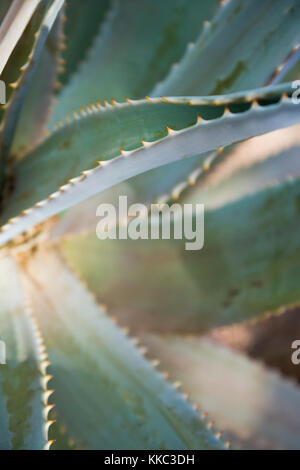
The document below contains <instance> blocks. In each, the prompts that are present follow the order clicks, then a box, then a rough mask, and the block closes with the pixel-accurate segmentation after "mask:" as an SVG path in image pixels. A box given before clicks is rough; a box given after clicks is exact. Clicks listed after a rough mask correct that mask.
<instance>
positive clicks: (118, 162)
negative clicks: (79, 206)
mask: <svg viewBox="0 0 300 470" xmlns="http://www.w3.org/2000/svg"><path fill="white" fill-rule="evenodd" d="M259 93H261V95H262V96H266V94H267V91H266V90H263V91H260V92H259ZM270 93H271V94H272V95H273V94H274V90H273V89H271V91H270ZM247 97H248V94H247V95H246V98H247ZM246 98H245V96H244V95H241V96H240V95H238V97H237V96H235V95H234V98H233V97H230V96H229V97H225V98H224V97H223V103H226V102H228V103H231V106H233V107H234V109H235V112H230V111H229V109H227V108H226V106H224V105H220V104H218V105H215V104H212V103H215V100H216V98H203V99H202V98H195V99H194V98H193V99H189V100H188V102H187V100H186V99H184V98H172V99H169V100H167V102H166V101H165V99H155V100H151V101H150V102H149V101H147V100H140V101H136V102H131V103H124V104H117V103H115V105H110V106H109V107H106V108H105V109H103V108H100V109H97V108H96V107H93V108H89V109H88V111H87V112H85V117H84V118H81V119H77V118H76V117H75V119H74V121H73V122H71V123H69V124H66V125H65V126H63V127H62V128H60V129H59V130H57V131H56V132H55V133H54V134H52V135H51V136H50V137H49V138H48V139H46V140H45V141H44V143H43V144H41V146H40V147H38V148H37V149H36V150H35V151H33V152H32V153H31V154H30V155H27V157H26V158H24V159H23V160H22V161H21V162H19V163H18V164H17V165H16V166H15V168H14V171H15V189H14V192H13V194H12V195H11V196H10V198H9V199H8V200H7V201H6V207H5V210H4V212H3V213H2V217H1V221H2V223H5V222H6V221H7V220H8V219H9V218H13V220H12V221H10V222H9V223H8V224H6V225H5V226H3V227H2V233H1V234H0V243H2V244H3V243H5V242H6V241H9V240H10V239H11V238H13V237H15V236H16V235H18V234H20V233H22V232H24V231H26V230H27V229H28V228H29V227H30V226H33V225H35V224H37V223H39V222H41V221H43V220H45V219H46V218H48V217H50V216H51V215H54V214H56V213H58V212H60V211H62V210H64V209H67V208H69V207H71V206H73V205H74V204H76V203H78V202H80V201H82V200H84V199H86V198H87V197H89V196H92V195H93V194H95V193H99V192H101V191H103V190H105V189H107V188H109V187H111V186H113V185H115V184H117V183H120V182H122V181H124V180H126V179H128V178H130V177H133V176H135V175H138V174H140V173H143V172H145V171H148V170H151V169H153V168H157V167H159V166H161V165H164V164H167V163H171V162H175V161H179V160H182V159H184V158H186V157H188V156H193V155H195V154H196V153H199V152H203V153H205V152H207V151H209V150H213V149H216V148H218V147H219V146H224V145H230V144H231V143H233V142H237V141H241V140H243V139H247V138H249V137H253V136H254V135H258V134H263V133H265V132H270V131H272V130H275V129H278V128H282V127H287V126H289V125H293V124H295V123H298V122H299V120H300V107H299V106H297V105H295V104H294V102H293V100H292V99H290V98H288V97H286V98H285V99H283V100H281V101H279V102H278V103H275V104H270V103H268V105H267V106H265V105H264V106H257V104H256V101H255V102H254V106H251V103H247V104H245V103H244V104H238V105H237V106H236V105H235V103H236V102H238V101H239V100H241V99H246ZM232 100H233V101H232ZM216 107H217V108H218V113H219V116H220V117H218V118H215V119H209V118H210V113H213V116H215V113H216ZM249 107H250V109H248V108H249ZM240 108H241V109H240ZM224 109H225V112H224ZM237 110H239V111H241V110H243V112H237ZM223 112H224V115H223V116H222V113H223ZM202 117H205V120H203V119H202ZM112 137H113V138H112ZM124 149H125V150H124ZM99 160H100V162H99ZM97 162H98V163H97ZM203 162H205V156H204V157H203ZM80 173H82V175H81V176H80ZM72 177H75V179H71V180H69V179H70V178H72ZM57 188H59V189H58V190H57ZM51 193H52V194H51ZM47 198H48V199H47ZM37 203H39V204H38V205H37V207H35V208H32V209H30V207H31V206H33V205H34V204H37ZM28 209H29V210H28ZM22 211H25V212H24V213H23V214H22V215H21V216H20V217H18V216H19V214H20V213H21V212H22Z"/></svg>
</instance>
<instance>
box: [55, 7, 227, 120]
mask: <svg viewBox="0 0 300 470" xmlns="http://www.w3.org/2000/svg"><path fill="white" fill-rule="evenodd" d="M98 3H99V2H98ZM218 4H219V2H218V1H217V0H202V1H201V2H199V1H198V0H164V1H163V2H162V1H161V0H151V1H149V0H129V1H126V2H124V1H123V0H117V1H113V2H112V6H111V9H110V12H109V14H108V16H107V18H106V21H105V23H104V25H103V26H102V28H101V31H100V34H99V36H98V38H97V39H96V40H95V41H94V44H93V47H92V49H91V51H90V52H89V54H88V56H87V58H86V60H85V62H84V63H83V64H82V65H81V67H80V69H79V70H78V72H77V73H76V74H75V75H74V76H73V77H72V80H71V82H70V84H69V85H68V86H67V87H66V88H65V89H64V90H63V92H62V93H61V94H60V97H59V102H58V103H57V105H56V107H55V110H54V114H53V117H52V120H51V123H52V124H53V123H55V122H57V121H58V120H59V119H63V118H64V116H65V114H66V113H71V112H72V111H73V109H77V108H79V106H83V105H85V104H89V103H93V102H95V101H96V100H100V101H102V100H103V99H111V98H114V99H116V100H117V101H124V100H125V97H126V96H128V97H130V98H143V97H144V96H145V95H146V94H147V93H150V91H151V90H152V88H153V87H154V85H155V84H156V82H157V81H159V80H161V79H162V78H163V77H164V76H165V75H166V74H167V72H168V71H169V68H170V66H171V65H172V64H173V63H174V62H176V61H177V60H179V59H180V58H181V56H182V55H183V53H184V50H185V47H186V44H187V43H188V42H189V41H194V40H195V39H196V38H197V36H198V34H199V33H200V31H201V30H202V29H203V21H204V20H207V19H209V18H211V17H212V15H213V14H214V12H215V11H216V9H217V7H218ZM80 11H81V9H80ZM137 38H138V40H137Z"/></svg>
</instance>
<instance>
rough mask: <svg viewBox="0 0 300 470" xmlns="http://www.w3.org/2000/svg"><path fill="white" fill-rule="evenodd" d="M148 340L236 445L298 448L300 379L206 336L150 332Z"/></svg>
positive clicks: (156, 353) (244, 446) (249, 447)
mask: <svg viewBox="0 0 300 470" xmlns="http://www.w3.org/2000/svg"><path fill="white" fill-rule="evenodd" d="M143 340H144V341H145V343H146V345H147V347H148V348H149V352H150V353H151V354H154V355H156V356H158V357H160V359H161V368H166V369H167V370H168V371H169V373H170V377H171V379H172V380H177V381H181V382H182V383H183V387H184V389H185V391H186V392H187V393H189V394H190V396H191V399H192V400H194V401H195V402H196V403H198V404H199V406H200V407H201V408H202V409H204V410H206V412H207V413H208V416H209V418H211V419H213V420H214V421H215V423H216V425H217V426H218V427H219V428H221V429H222V430H224V431H225V432H226V434H227V435H228V434H229V435H230V437H231V439H232V442H233V444H234V446H235V447H236V448H242V449H277V450H278V449H299V439H298V436H299V432H300V413H299V406H300V389H299V388H298V387H297V386H296V385H295V384H293V383H291V382H290V381H288V380H287V379H285V378H283V377H281V376H280V375H279V374H278V373H275V372H273V371H270V370H268V369H265V368H264V367H263V366H262V365H261V364H259V363H257V362H254V361H251V360H249V359H248V358H247V357H245V356H243V355H241V354H239V353H236V352H234V351H231V350H230V349H226V348H224V347H222V346H220V345H218V344H217V343H214V342H211V341H208V340H207V339H200V338H193V337H189V338H184V337H182V336H172V335H170V336H154V335H151V336H150V335H149V336H146V337H144V338H143Z"/></svg>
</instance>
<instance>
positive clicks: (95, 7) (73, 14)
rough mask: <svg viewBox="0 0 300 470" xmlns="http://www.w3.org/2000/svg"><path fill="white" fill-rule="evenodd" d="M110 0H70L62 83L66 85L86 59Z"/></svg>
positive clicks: (61, 76)
mask: <svg viewBox="0 0 300 470" xmlns="http://www.w3.org/2000/svg"><path fill="white" fill-rule="evenodd" d="M109 3H110V2H109V0H101V2H99V0H85V1H84V2H82V1H81V0H68V2H67V4H66V10H65V18H66V25H65V28H64V34H65V36H66V48H65V50H64V52H63V60H64V71H63V72H62V74H61V75H60V79H59V80H60V82H61V83H62V85H65V84H66V83H67V82H69V80H70V78H71V77H72V75H73V73H74V72H76V71H77V70H78V67H79V66H80V64H81V63H82V62H83V60H84V59H85V58H86V55H87V53H88V51H89V49H90V47H91V46H92V43H93V40H94V39H95V38H96V36H97V33H98V32H99V29H100V25H101V24H102V22H103V19H104V17H105V15H106V12H107V9H108V7H109Z"/></svg>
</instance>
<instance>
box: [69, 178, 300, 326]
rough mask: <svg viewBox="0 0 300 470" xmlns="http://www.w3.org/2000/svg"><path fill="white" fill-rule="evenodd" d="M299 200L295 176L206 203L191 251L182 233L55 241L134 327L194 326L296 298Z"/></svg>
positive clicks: (227, 320)
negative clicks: (200, 238) (209, 207)
mask: <svg viewBox="0 0 300 470" xmlns="http://www.w3.org/2000/svg"><path fill="white" fill-rule="evenodd" d="M299 200H300V184H299V180H297V181H296V182H294V183H285V184H283V185H281V186H279V187H274V188H267V189H265V190H264V191H262V192H260V193H257V194H254V195H252V196H248V197H245V198H243V199H241V200H238V201H236V202H234V203H232V204H229V205H227V206H224V207H221V208H218V209H216V210H213V211H206V212H205V219H204V223H205V226H204V227H205V241H204V248H203V249H202V250H199V251H186V250H185V243H186V240H174V239H171V240H129V239H128V240H110V239H107V240H103V241H100V240H98V239H97V238H96V234H90V235H88V236H86V235H85V236H81V237H80V236H78V237H74V238H69V239H66V240H65V241H63V243H62V247H63V250H64V253H65V255H66V257H67V259H68V260H69V261H70V262H71V263H72V265H73V266H74V268H75V269H76V270H77V271H78V272H79V273H80V275H81V276H82V278H83V279H84V280H85V281H86V282H87V283H88V285H89V288H90V289H91V290H92V291H93V292H95V293H96V295H97V296H98V298H101V300H102V301H103V302H105V303H107V304H108V306H109V308H110V310H111V311H112V312H113V314H114V315H117V317H118V318H119V319H120V321H121V322H122V323H123V324H124V325H129V326H130V327H132V328H133V330H134V332H135V333H139V332H141V331H159V332H161V331H163V332H166V331H168V332H170V331H175V332H176V331H177V332H187V333H195V332H199V331H203V330H206V329H208V328H212V327H215V326H218V325H224V324H230V323H235V322H237V321H244V320H247V319H250V318H255V317H257V316H259V315H263V314H264V313H265V312H266V311H276V310H277V309H278V308H279V307H281V306H284V305H287V304H292V303H295V302H298V301H299V299H300V294H299V276H300V268H299V266H300V263H299V257H300V237H299ZM197 202H198V203H200V202H201V199H198V200H197ZM185 220H187V219H185ZM185 223H187V222H185ZM171 233H173V232H172V231H171ZM287 240H288V243H287ZM99 260H101V263H99ZM128 266H130V267H131V269H130V270H128ZM116 293H118V294H116Z"/></svg>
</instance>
